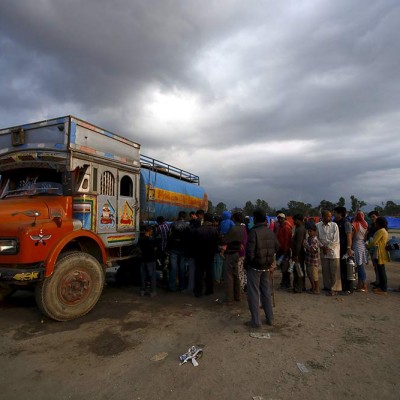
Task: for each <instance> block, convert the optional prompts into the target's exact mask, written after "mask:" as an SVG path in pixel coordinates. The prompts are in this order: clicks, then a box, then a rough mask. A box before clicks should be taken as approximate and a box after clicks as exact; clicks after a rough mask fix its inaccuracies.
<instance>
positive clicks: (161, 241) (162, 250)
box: [155, 215, 169, 288]
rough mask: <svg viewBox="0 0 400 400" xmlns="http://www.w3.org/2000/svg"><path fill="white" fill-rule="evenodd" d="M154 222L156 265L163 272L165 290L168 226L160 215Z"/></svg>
mask: <svg viewBox="0 0 400 400" xmlns="http://www.w3.org/2000/svg"><path fill="white" fill-rule="evenodd" d="M156 221H157V226H156V237H155V239H156V245H157V264H158V265H159V266H160V268H161V270H162V272H163V286H164V285H165V288H168V268H167V257H168V255H167V244H168V236H169V225H168V223H167V221H165V218H164V217H163V216H162V215H160V216H158V217H157V219H156Z"/></svg>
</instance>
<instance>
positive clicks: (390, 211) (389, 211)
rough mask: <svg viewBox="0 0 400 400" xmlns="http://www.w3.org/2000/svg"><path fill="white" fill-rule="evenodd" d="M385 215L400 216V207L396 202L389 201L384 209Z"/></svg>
mask: <svg viewBox="0 0 400 400" xmlns="http://www.w3.org/2000/svg"><path fill="white" fill-rule="evenodd" d="M383 214H384V215H389V216H396V215H399V214H400V205H398V204H396V203H395V202H394V201H391V200H388V201H387V202H386V205H385V207H384V209H383Z"/></svg>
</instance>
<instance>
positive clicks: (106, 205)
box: [97, 165, 118, 233]
mask: <svg viewBox="0 0 400 400" xmlns="http://www.w3.org/2000/svg"><path fill="white" fill-rule="evenodd" d="M117 176H118V175H117V169H116V168H112V167H109V166H103V165H99V171H98V179H99V185H98V191H99V195H98V198H97V200H98V202H97V231H98V232H99V233H112V232H116V231H117V215H118V208H117Z"/></svg>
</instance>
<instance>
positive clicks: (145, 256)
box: [139, 226, 157, 297]
mask: <svg viewBox="0 0 400 400" xmlns="http://www.w3.org/2000/svg"><path fill="white" fill-rule="evenodd" d="M139 247H140V250H141V251H142V262H141V265H140V278H141V286H140V295H141V296H144V295H145V293H146V280H147V279H148V278H149V279H150V285H151V287H150V289H151V292H150V296H151V297H154V296H155V295H156V294H157V293H156V284H157V271H156V260H157V248H156V242H155V239H154V237H153V228H152V227H151V226H146V227H145V229H144V234H143V236H142V237H141V238H140V240H139Z"/></svg>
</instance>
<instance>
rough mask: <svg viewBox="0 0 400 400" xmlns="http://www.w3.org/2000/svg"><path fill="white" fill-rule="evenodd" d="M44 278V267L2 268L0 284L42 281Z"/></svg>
mask: <svg viewBox="0 0 400 400" xmlns="http://www.w3.org/2000/svg"><path fill="white" fill-rule="evenodd" d="M43 278H44V267H40V266H37V267H33V268H2V267H0V282H8V283H14V284H18V283H26V282H36V281H41V280H43Z"/></svg>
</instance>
